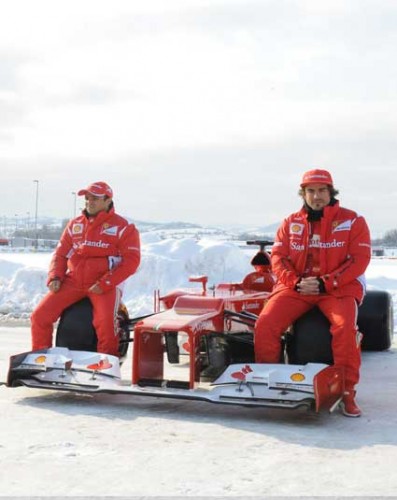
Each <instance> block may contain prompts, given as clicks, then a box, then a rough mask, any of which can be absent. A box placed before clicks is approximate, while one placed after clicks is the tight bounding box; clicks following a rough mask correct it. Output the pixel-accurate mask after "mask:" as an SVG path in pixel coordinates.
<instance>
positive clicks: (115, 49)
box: [0, 0, 397, 231]
mask: <svg viewBox="0 0 397 500" xmlns="http://www.w3.org/2000/svg"><path fill="white" fill-rule="evenodd" d="M396 53H397V2H396V1H394V0H382V1H379V0H166V1H165V0H145V1H142V0H111V1H110V0H67V1H64V0H34V1H32V0H0V162H1V178H2V181H3V184H2V185H3V192H2V204H1V209H0V216H1V217H3V216H9V217H15V214H17V215H18V216H21V217H22V216H23V215H26V214H33V213H34V211H35V193H36V187H37V183H34V182H33V181H34V180H35V179H36V180H38V181H39V184H38V185H39V213H40V214H43V215H44V214H45V215H52V216H57V217H69V216H71V215H73V208H74V195H73V194H72V193H73V192H75V191H76V190H78V189H80V188H81V187H85V186H86V185H87V184H88V183H90V182H91V181H95V180H105V181H107V182H109V183H110V184H111V185H112V187H113V188H114V191H115V203H116V208H117V209H118V211H119V212H121V213H123V214H124V215H128V216H130V217H132V218H135V219H140V220H148V221H170V220H184V221H191V222H199V223H203V224H219V223H233V224H234V223H241V224H244V223H245V224H249V225H259V224H260V225H266V224H270V223H274V222H278V221H280V220H281V219H282V218H283V217H284V216H285V215H287V214H288V213H290V212H291V211H293V210H295V209H296V208H298V207H299V205H300V201H299V198H298V196H297V189H298V184H299V180H300V177H301V174H302V173H303V171H305V170H308V169H311V168H315V167H321V168H326V169H329V170H330V171H331V172H332V174H333V176H334V180H335V185H336V187H337V188H339V190H340V192H341V194H340V199H341V201H342V203H343V204H344V205H345V206H347V207H349V208H354V209H356V210H358V211H360V212H361V213H363V214H364V215H366V217H367V219H368V221H369V223H370V226H371V229H373V230H374V231H375V230H376V231H379V230H388V229H393V228H397V147H396V132H397V113H396V111H397V106H396V94H397V64H396V55H397V54H396ZM78 206H80V200H78Z"/></svg>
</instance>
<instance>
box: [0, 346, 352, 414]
mask: <svg viewBox="0 0 397 500" xmlns="http://www.w3.org/2000/svg"><path fill="white" fill-rule="evenodd" d="M154 382H155V383H154V384H153V381H151V383H150V384H146V383H145V381H142V383H140V384H138V385H131V384H128V383H126V382H125V381H123V380H122V378H121V374H120V366H119V360H118V358H116V357H114V356H109V355H104V354H100V353H93V352H83V351H71V350H69V349H67V348H60V347H55V348H51V349H46V350H41V351H33V352H27V353H22V354H18V355H16V356H12V357H11V358H10V366H9V371H8V378H7V386H8V387H17V386H21V385H22V386H26V387H32V388H39V389H51V390H58V391H71V392H80V393H91V394H97V393H111V394H128V395H131V396H152V397H165V398H177V399H190V400H200V401H207V402H211V403H221V404H233V405H243V406H262V407H274V408H289V409H295V408H299V407H307V408H310V409H314V410H316V411H317V412H318V411H320V410H321V409H326V410H329V411H332V410H333V409H334V408H335V407H336V405H337V404H338V402H339V401H340V400H341V398H342V395H343V391H344V380H343V372H342V371H341V369H339V368H338V367H334V366H328V365H324V364H319V363H308V364H306V365H283V364H259V363H245V364H233V365H230V366H228V367H227V369H226V370H225V371H224V372H223V373H222V374H221V375H220V376H219V377H218V378H217V379H216V380H215V381H214V382H212V383H211V384H199V385H198V387H197V388H194V389H188V388H185V387H177V386H174V385H172V384H170V383H169V382H168V381H167V380H157V381H154Z"/></svg>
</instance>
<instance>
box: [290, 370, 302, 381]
mask: <svg viewBox="0 0 397 500" xmlns="http://www.w3.org/2000/svg"><path fill="white" fill-rule="evenodd" d="M290 379H291V380H292V381H293V382H303V381H304V380H305V379H306V377H305V376H304V375H303V373H300V372H298V373H293V374H292V375H291V376H290Z"/></svg>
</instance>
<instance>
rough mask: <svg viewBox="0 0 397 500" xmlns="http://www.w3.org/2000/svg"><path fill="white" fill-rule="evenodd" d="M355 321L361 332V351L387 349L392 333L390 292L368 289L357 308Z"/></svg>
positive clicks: (389, 345)
mask: <svg viewBox="0 0 397 500" xmlns="http://www.w3.org/2000/svg"><path fill="white" fill-rule="evenodd" d="M357 323H358V328H359V330H360V332H361V333H362V334H363V340H362V343H361V348H362V350H363V351H384V350H386V349H389V348H390V347H391V344H392V342H393V333H394V317H393V301H392V297H391V295H390V293H388V292H385V291H381V290H369V291H368V292H367V293H366V295H365V297H364V300H363V303H362V304H361V306H360V307H359V309H358V320H357Z"/></svg>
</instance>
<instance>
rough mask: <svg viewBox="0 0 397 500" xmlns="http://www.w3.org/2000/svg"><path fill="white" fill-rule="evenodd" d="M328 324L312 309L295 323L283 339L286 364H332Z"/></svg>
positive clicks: (317, 310) (321, 314)
mask: <svg viewBox="0 0 397 500" xmlns="http://www.w3.org/2000/svg"><path fill="white" fill-rule="evenodd" d="M329 328H330V323H329V321H328V320H327V318H326V317H325V316H324V314H323V313H322V312H321V311H320V309H318V307H314V308H313V309H310V311H308V312H307V313H305V314H303V315H302V316H301V317H300V318H299V319H297V320H296V321H295V323H294V324H293V327H292V332H291V334H288V335H286V337H285V342H286V346H285V350H286V357H287V362H288V363H290V364H293V365H305V364H306V363H326V364H328V365H332V364H333V362H334V359H333V355H332V347H331V339H332V337H331V333H330V331H329Z"/></svg>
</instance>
